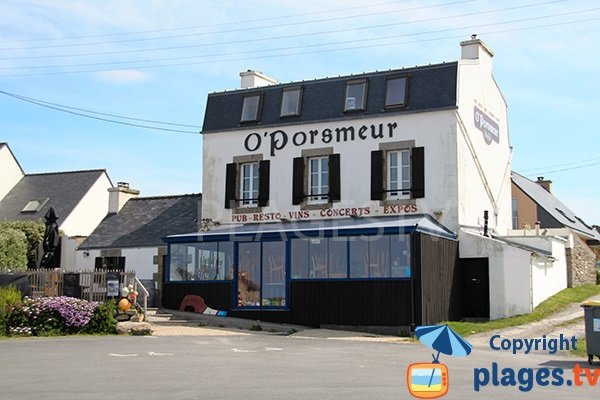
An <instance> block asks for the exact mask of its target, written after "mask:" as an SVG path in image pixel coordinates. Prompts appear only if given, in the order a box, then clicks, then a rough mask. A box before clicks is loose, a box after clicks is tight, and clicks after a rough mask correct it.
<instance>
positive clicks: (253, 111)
mask: <svg viewBox="0 0 600 400" xmlns="http://www.w3.org/2000/svg"><path fill="white" fill-rule="evenodd" d="M492 57H493V54H492V52H491V51H490V50H489V49H488V48H487V47H486V46H485V44H484V43H483V42H482V41H481V40H479V39H476V38H472V39H471V40H468V41H465V42H462V43H461V59H460V60H459V61H458V62H450V63H443V64H435V65H426V66H420V67H413V68H405V69H398V70H391V71H385V72H375V73H366V74H359V75H352V76H346V77H337V78H326V79H317V80H313V81H302V82H292V83H286V84H279V83H278V82H276V81H275V80H274V79H271V78H268V77H266V76H265V75H263V74H261V73H258V72H254V71H248V72H245V73H242V74H241V76H242V89H241V90H235V91H226V92H220V93H213V94H210V95H209V97H208V103H207V109H206V114H205V121H204V128H203V195H204V196H203V217H204V218H206V219H210V220H211V221H212V222H213V223H214V225H215V226H213V227H212V228H211V230H209V231H208V232H204V233H200V234H192V235H175V236H172V237H170V238H168V239H167V241H168V242H169V243H170V253H169V254H170V271H169V278H170V281H171V282H167V283H166V284H165V295H164V304H165V305H166V306H168V307H171V308H177V307H178V305H179V302H180V301H181V298H182V296H183V295H185V294H186V293H195V294H201V295H202V296H203V297H205V300H207V304H209V305H211V307H213V308H219V309H226V310H229V311H230V312H231V313H232V314H233V315H236V316H241V317H248V318H262V319H270V320H274V321H285V322H294V323H305V324H309V325H330V324H333V325H380V326H409V325H419V324H425V323H435V322H439V321H440V320H444V319H451V318H459V317H461V316H462V317H483V318H498V317H503V316H508V315H513V314H516V313H523V312H528V311H531V308H532V307H533V305H534V303H535V301H537V300H536V299H537V298H539V297H544V296H545V295H547V294H548V295H549V294H552V293H550V292H553V291H554V290H555V286H562V285H561V284H558V285H553V286H552V288H551V289H549V290H548V291H547V292H545V293H543V294H541V295H540V294H537V292H535V293H536V294H535V295H532V294H531V293H532V292H531V291H530V290H526V291H525V290H524V292H523V294H522V296H514V295H510V294H511V293H512V291H513V286H511V285H512V281H513V280H521V279H523V277H524V276H526V275H527V276H529V277H534V276H535V277H536V282H540V283H541V284H542V286H543V285H544V284H545V282H546V281H549V280H550V279H551V277H550V276H548V275H543V276H541V277H539V280H537V279H538V278H537V277H538V274H536V273H534V272H535V271H534V268H537V265H538V264H539V262H543V263H544V265H546V268H551V269H553V271H555V270H556V271H558V270H560V269H561V268H562V269H564V264H560V261H558V260H555V258H553V250H548V249H545V248H546V247H548V246H547V245H546V244H547V243H545V244H544V245H543V246H542V248H537V247H533V246H531V245H530V244H518V245H517V244H515V243H510V242H508V241H507V240H505V239H502V238H503V237H504V236H506V234H507V232H508V230H509V229H510V227H511V179H510V172H511V146H510V137H509V131H508V121H507V105H506V102H505V99H504V98H503V96H502V93H501V91H500V89H499V88H498V85H497V83H496V81H495V80H494V77H493V75H492ZM218 225H220V226H218ZM222 228H225V229H222ZM492 236H494V238H492ZM242 238H243V239H244V240H245V241H248V242H249V243H243V242H242V241H240V240H238V239H242ZM199 242H200V243H199ZM550 247H551V248H553V246H550ZM459 253H460V257H461V258H468V259H469V260H467V261H464V263H463V262H458V258H459ZM513 253H514V254H513ZM533 255H535V257H538V258H539V260H538V259H537V258H536V260H535V262H530V258H531V257H533ZM515 261H518V263H517V264H514V262H515ZM521 261H525V262H524V263H521ZM563 262H564V260H563ZM463 265H465V267H464V268H463V267H462V266H463ZM561 265H562V266H561ZM513 269H516V270H518V273H516V274H514V271H513ZM217 271H219V273H215V272H217ZM472 274H474V275H473V276H471V275H472ZM475 275H476V276H475ZM473 282H476V283H475V284H474V283H473ZM489 282H494V285H489ZM498 282H502V284H496V283H498ZM532 285H534V284H533V283H532ZM535 285H537V283H536V284H535ZM466 293H468V294H470V296H471V297H468V296H466ZM461 294H465V295H461ZM357 296H358V297H361V296H365V298H363V299H361V300H357ZM534 297H535V299H534ZM373 307H375V308H376V309H377V311H376V312H375V311H373Z"/></svg>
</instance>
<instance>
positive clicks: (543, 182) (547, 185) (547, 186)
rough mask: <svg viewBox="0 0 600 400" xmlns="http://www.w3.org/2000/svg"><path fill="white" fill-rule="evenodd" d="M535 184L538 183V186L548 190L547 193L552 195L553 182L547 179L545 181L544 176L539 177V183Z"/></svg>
mask: <svg viewBox="0 0 600 400" xmlns="http://www.w3.org/2000/svg"><path fill="white" fill-rule="evenodd" d="M535 183H537V184H538V185H540V186H541V187H543V188H544V189H546V191H547V192H548V193H552V181H551V180H546V179H544V177H543V176H538V178H537V181H536V182H535Z"/></svg>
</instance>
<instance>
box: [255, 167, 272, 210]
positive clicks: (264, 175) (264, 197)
mask: <svg viewBox="0 0 600 400" xmlns="http://www.w3.org/2000/svg"><path fill="white" fill-rule="evenodd" d="M270 164H271V162H270V161H269V160H264V161H261V162H260V163H259V164H258V206H259V207H266V205H267V204H268V203H269V172H270Z"/></svg>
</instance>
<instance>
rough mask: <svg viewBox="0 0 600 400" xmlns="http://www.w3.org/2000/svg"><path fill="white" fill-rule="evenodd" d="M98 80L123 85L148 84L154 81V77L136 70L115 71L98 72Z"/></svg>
mask: <svg viewBox="0 0 600 400" xmlns="http://www.w3.org/2000/svg"><path fill="white" fill-rule="evenodd" d="M96 78H97V79H98V80H100V81H103V82H108V83H113V84H117V85H123V84H130V83H141V82H146V81H148V80H150V79H152V75H150V74H149V73H147V72H143V71H137V70H135V69H115V70H111V71H100V72H96Z"/></svg>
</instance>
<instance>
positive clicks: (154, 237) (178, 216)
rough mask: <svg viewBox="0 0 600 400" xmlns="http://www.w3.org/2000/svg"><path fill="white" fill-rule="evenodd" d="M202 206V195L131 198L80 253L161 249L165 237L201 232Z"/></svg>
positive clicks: (94, 233) (94, 234) (85, 243)
mask: <svg viewBox="0 0 600 400" xmlns="http://www.w3.org/2000/svg"><path fill="white" fill-rule="evenodd" d="M201 205H202V195H201V194H186V195H180V196H160V197H137V198H132V199H130V200H129V201H127V203H125V205H124V206H123V208H121V210H120V211H119V212H118V213H116V214H114V213H113V214H108V215H107V216H106V217H105V218H104V219H103V220H102V222H101V223H100V225H98V227H96V229H95V230H94V231H93V232H92V233H91V234H90V236H88V238H87V239H86V240H85V241H84V242H83V243H82V244H81V246H79V249H80V250H83V249H107V248H112V249H114V248H126V247H155V246H162V245H164V244H165V243H164V242H163V240H162V238H163V237H164V236H167V235H173V234H179V233H187V232H197V231H198V226H199V221H200V215H201V214H200V213H201Z"/></svg>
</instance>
